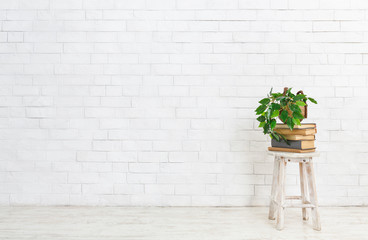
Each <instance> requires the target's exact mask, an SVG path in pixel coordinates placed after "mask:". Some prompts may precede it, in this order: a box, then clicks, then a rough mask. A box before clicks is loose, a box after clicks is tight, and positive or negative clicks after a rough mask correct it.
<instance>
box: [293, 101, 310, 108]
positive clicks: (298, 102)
mask: <svg viewBox="0 0 368 240" xmlns="http://www.w3.org/2000/svg"><path fill="white" fill-rule="evenodd" d="M295 104H296V105H298V106H301V107H303V106H305V105H307V104H306V103H305V102H303V101H296V102H295Z"/></svg>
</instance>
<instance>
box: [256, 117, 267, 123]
mask: <svg viewBox="0 0 368 240" xmlns="http://www.w3.org/2000/svg"><path fill="white" fill-rule="evenodd" d="M257 120H258V121H260V122H264V121H266V118H265V117H264V116H259V117H258V118H257Z"/></svg>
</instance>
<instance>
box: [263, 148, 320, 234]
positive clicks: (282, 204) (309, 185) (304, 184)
mask: <svg viewBox="0 0 368 240" xmlns="http://www.w3.org/2000/svg"><path fill="white" fill-rule="evenodd" d="M268 154H269V155H272V156H274V167H273V179H272V190H271V202H270V209H269V216H268V218H269V219H271V220H274V219H275V218H276V223H277V227H276V228H277V230H282V229H283V228H284V215H285V214H284V210H285V208H286V207H292V208H302V214H303V220H308V218H309V217H308V209H309V208H310V209H311V218H312V223H313V229H314V230H317V231H320V230H321V222H320V217H319V212H318V202H317V193H316V182H315V176H314V169H313V157H318V156H319V153H318V152H312V153H291V152H276V151H268ZM287 163H299V175H300V192H301V196H285V175H286V174H285V172H286V165H287ZM295 199H296V200H301V203H300V204H291V203H288V202H289V201H287V200H295ZM275 215H276V216H275Z"/></svg>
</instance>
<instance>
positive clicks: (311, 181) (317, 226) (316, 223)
mask: <svg viewBox="0 0 368 240" xmlns="http://www.w3.org/2000/svg"><path fill="white" fill-rule="evenodd" d="M306 168H307V169H306V170H307V174H308V186H309V198H310V202H311V204H313V205H314V207H313V208H312V210H311V215H312V221H313V229H314V230H317V231H320V230H321V221H320V217H319V211H318V201H317V191H316V181H315V177H314V168H313V161H312V158H310V159H309V162H308V163H306Z"/></svg>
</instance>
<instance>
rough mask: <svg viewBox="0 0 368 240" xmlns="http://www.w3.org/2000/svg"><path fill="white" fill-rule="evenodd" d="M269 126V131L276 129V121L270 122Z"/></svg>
mask: <svg viewBox="0 0 368 240" xmlns="http://www.w3.org/2000/svg"><path fill="white" fill-rule="evenodd" d="M270 126H271V130H273V129H274V128H275V127H276V119H272V120H271V123H270Z"/></svg>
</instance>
